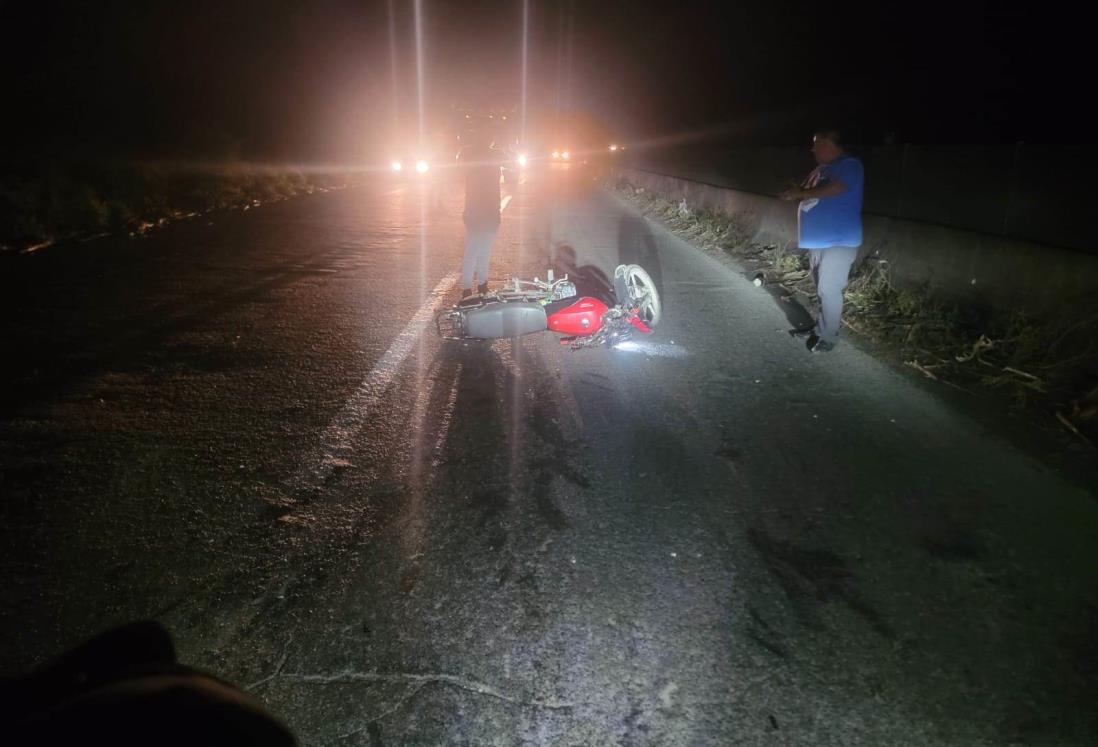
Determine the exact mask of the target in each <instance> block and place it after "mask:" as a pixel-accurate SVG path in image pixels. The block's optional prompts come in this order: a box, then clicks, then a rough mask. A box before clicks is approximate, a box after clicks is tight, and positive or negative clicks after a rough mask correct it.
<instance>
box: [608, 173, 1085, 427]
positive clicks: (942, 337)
mask: <svg viewBox="0 0 1098 747" xmlns="http://www.w3.org/2000/svg"><path fill="white" fill-rule="evenodd" d="M611 187H612V189H613V191H614V192H615V193H616V194H617V195H618V196H619V197H621V198H622V199H624V200H626V201H627V202H629V203H631V204H633V205H634V206H635V207H637V208H638V209H639V210H640V211H641V212H642V213H644V214H645V215H647V216H649V217H651V218H654V219H656V220H658V221H660V222H661V223H663V224H664V225H665V226H666V227H667V228H669V229H670V230H672V231H673V232H675V233H676V234H677V235H679V236H681V237H682V238H684V239H687V240H688V241H690V242H692V243H694V244H697V245H698V246H701V247H702V248H704V249H706V250H707V251H710V252H713V253H715V254H719V255H724V256H727V257H731V258H732V259H734V260H735V261H736V262H737V264H739V265H740V266H742V267H743V268H744V269H745V270H747V271H748V272H749V273H751V274H753V275H754V277H755V278H756V283H757V284H768V285H776V286H778V290H779V291H780V292H781V293H782V294H783V295H786V296H787V297H789V298H791V299H795V300H797V301H799V302H800V303H801V304H802V305H804V306H805V307H806V308H808V309H810V310H811V309H812V308H813V306H814V305H815V304H816V295H815V288H814V286H813V282H812V278H811V276H810V275H809V271H808V259H807V255H806V253H805V252H801V251H798V250H790V249H786V248H784V247H780V246H763V245H760V244H758V243H755V242H753V241H752V240H751V237H750V233H749V232H748V231H747V230H746V228H745V225H746V221H744V220H741V219H738V218H737V217H735V216H728V215H726V214H724V213H721V212H716V211H711V210H694V209H692V208H690V206H688V205H686V204H685V202H679V203H676V202H673V201H671V200H668V199H666V198H664V197H661V196H659V195H656V194H652V193H650V192H648V191H646V190H645V189H644V188H642V187H636V186H635V185H633V184H630V183H629V182H628V181H625V180H619V181H617V182H616V183H614V184H613V185H611ZM844 316H845V318H844V320H843V323H844V325H845V326H847V327H848V328H849V329H850V330H851V331H853V332H854V333H856V334H858V335H861V336H863V337H866V338H868V339H870V340H873V341H874V342H875V343H878V344H880V345H882V346H884V347H885V348H886V349H888V350H890V351H891V352H893V353H895V354H896V355H898V356H899V358H900V360H902V361H903V363H904V365H906V366H908V367H910V368H912V369H914V370H915V371H917V372H918V373H919V374H920V375H922V376H925V377H927V378H929V379H933V380H935V381H938V382H940V383H942V384H944V385H946V386H950V387H954V388H957V389H961V390H963V391H966V392H969V393H976V392H984V393H994V394H995V395H998V396H1000V397H1003V398H1004V399H1006V400H1007V401H1009V402H1010V404H1011V405H1012V406H1013V407H1015V408H1017V409H1020V410H1026V411H1029V412H1031V413H1034V414H1040V415H1042V416H1048V417H1052V418H1055V420H1056V422H1057V423H1058V425H1059V427H1061V428H1063V429H1065V430H1066V431H1068V432H1070V433H1071V434H1072V435H1073V436H1075V437H1077V438H1079V439H1081V440H1083V441H1085V442H1087V443H1089V444H1091V445H1095V444H1098V310H1095V309H1093V308H1083V309H1079V310H1078V311H1077V312H1076V313H1074V314H1070V315H1069V314H1065V315H1063V316H1060V317H1058V318H1055V319H1036V318H1033V317H1031V316H1028V315H1027V314H1026V313H1025V312H1023V311H1014V312H1011V313H1003V312H994V311H988V310H980V309H969V308H962V307H960V306H957V305H955V304H950V303H948V302H945V301H943V300H941V299H938V298H936V297H935V296H934V295H933V294H932V293H931V292H930V289H929V288H927V287H914V288H913V287H898V286H896V285H894V284H893V282H892V280H891V275H890V272H889V267H888V263H887V262H886V261H884V260H876V259H874V258H872V257H871V258H867V259H866V260H864V261H863V262H862V263H861V265H860V266H859V267H858V268H857V269H856V271H855V274H854V276H853V277H852V279H851V282H850V285H849V286H848V287H847V290H846V309H845V314H844Z"/></svg>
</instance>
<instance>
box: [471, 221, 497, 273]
mask: <svg viewBox="0 0 1098 747" xmlns="http://www.w3.org/2000/svg"><path fill="white" fill-rule="evenodd" d="M498 231H499V225H498V224H492V225H487V226H484V227H483V229H482V234H481V245H480V253H479V254H478V255H477V267H476V270H477V284H478V285H480V286H485V285H487V284H488V264H489V261H490V260H491V258H492V242H494V241H495V240H496V233H497V232H498Z"/></svg>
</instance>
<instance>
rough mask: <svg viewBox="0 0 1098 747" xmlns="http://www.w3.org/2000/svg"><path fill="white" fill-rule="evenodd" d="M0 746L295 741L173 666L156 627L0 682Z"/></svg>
mask: <svg viewBox="0 0 1098 747" xmlns="http://www.w3.org/2000/svg"><path fill="white" fill-rule="evenodd" d="M0 719H2V725H0V735H3V738H2V740H0V741H3V743H4V744H8V745H13V747H14V746H15V745H31V744H34V745H40V744H111V745H126V746H128V745H135V746H136V745H149V744H156V745H171V746H172V747H174V746H176V745H178V746H180V747H182V746H183V745H215V746H222V745H223V746H225V747H228V746H229V745H234V746H235V745H266V746H269V747H283V746H286V747H290V746H292V745H295V744H296V743H297V742H296V740H295V739H294V737H293V735H292V734H291V733H290V731H289V730H288V729H286V727H285V726H283V725H282V724H281V723H279V722H278V721H277V720H276V719H274V718H273V717H272V716H271V715H270V714H268V713H267V712H266V711H265V710H264V709H263V707H262V705H260V704H259V702H257V701H256V700H254V699H253V698H251V697H250V696H248V695H246V694H245V693H244V692H242V691H240V690H238V689H237V688H235V687H233V686H232V685H230V684H229V683H227V682H224V681H223V680H220V679H217V678H216V677H212V676H210V675H208V674H205V673H203V672H199V671H197V670H195V669H191V668H190V667H186V666H183V665H181V664H179V663H178V662H177V661H176V658H175V647H174V645H173V644H172V640H171V637H170V636H169V635H168V632H167V631H166V630H165V629H164V628H163V627H162V626H161V625H160V624H159V623H156V622H139V623H133V624H131V625H126V626H124V627H121V628H116V629H114V630H111V631H109V632H107V633H104V634H102V635H99V636H97V637H96V638H93V639H92V640H90V641H88V642H87V643H84V644H82V645H80V646H78V647H76V648H75V649H73V650H71V651H69V652H67V653H66V654H64V655H62V656H61V657H59V658H58V659H56V660H54V661H52V662H50V663H49V664H47V665H45V666H44V667H42V668H40V669H37V670H35V671H33V672H30V673H28V674H25V675H21V676H19V677H14V678H9V679H5V680H3V681H0Z"/></svg>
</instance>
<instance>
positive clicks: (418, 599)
mask: <svg viewBox="0 0 1098 747" xmlns="http://www.w3.org/2000/svg"><path fill="white" fill-rule="evenodd" d="M508 192H509V193H510V195H511V197H512V199H511V200H510V202H509V204H508V206H507V209H506V210H505V211H504V215H503V226H502V230H501V233H500V238H499V239H498V240H497V242H496V245H495V251H494V253H493V257H492V271H493V274H494V275H495V276H496V277H497V279H498V280H500V281H501V280H503V279H504V278H506V277H507V276H509V275H511V274H521V275H524V276H534V275H541V276H543V277H544V274H545V269H546V268H547V267H550V266H552V267H555V268H556V271H557V272H558V273H559V272H564V271H567V272H569V273H570V274H571V275H572V276H573V277H574V278H576V279H577V280H578V281H579V285H580V289H581V291H582V290H583V289H584V288H585V287H586V288H589V289H591V288H595V287H597V286H598V285H599V284H601V283H603V282H605V277H606V276H612V274H613V269H614V267H615V266H616V265H617V264H619V263H638V264H641V265H642V266H644V267H645V268H646V269H647V270H648V271H649V272H650V273H651V274H652V276H653V278H654V280H655V281H656V283H657V284H658V286H659V287H660V289H661V291H662V294H663V300H664V321H663V323H662V324H661V325H660V327H659V328H658V330H657V332H656V334H655V335H653V336H652V337H651V338H645V339H644V340H639V341H638V342H637V344H636V345H634V346H631V348H630V349H625V350H588V351H578V352H572V351H570V350H568V349H567V348H563V347H561V346H560V345H559V344H558V343H557V342H556V340H555V339H554V337H553V336H552V335H550V334H548V333H546V334H542V335H535V336H531V337H527V338H524V339H522V340H521V341H518V342H511V341H501V342H496V343H491V344H487V343H472V344H462V343H455V342H446V341H440V340H439V339H437V336H436V335H435V334H434V330H433V328H432V325H431V324H430V319H431V315H432V313H433V311H434V310H435V309H437V308H441V307H443V306H445V305H446V304H448V303H451V302H453V301H454V300H455V299H456V297H457V292H458V291H457V286H456V285H455V282H456V276H455V274H454V273H455V272H456V271H457V270H459V267H460V258H461V241H462V227H461V221H460V195H459V194H454V193H453V192H451V193H450V194H448V195H447V198H446V202H445V205H446V209H445V210H442V211H432V210H427V209H426V204H427V201H426V200H425V199H424V195H423V194H422V193H421V192H420V190H419V189H418V188H417V187H415V186H414V185H407V184H397V183H391V182H385V181H381V180H378V181H376V182H373V183H370V184H367V185H365V186H362V187H357V188H354V189H348V190H344V191H339V192H333V193H329V194H316V195H312V196H308V197H303V198H299V199H295V200H291V201H287V202H283V203H278V204H273V205H265V206H263V207H261V208H258V209H255V210H251V211H248V212H240V213H230V214H226V215H219V216H216V217H214V219H213V220H212V221H208V220H207V219H200V220H196V221H191V222H188V223H183V224H180V225H177V226H173V227H170V228H168V229H166V230H164V231H162V232H161V233H159V234H157V235H155V236H153V237H152V238H149V239H146V240H143V241H139V242H133V241H119V242H114V241H111V240H103V241H99V242H93V243H89V244H82V245H72V246H63V245H62V246H57V247H53V248H51V249H50V250H48V251H45V252H41V253H39V254H37V255H32V256H30V257H21V258H16V259H11V260H10V261H8V260H5V263H4V265H3V266H2V269H0V272H2V279H0V286H2V288H3V298H4V300H3V310H4V314H3V317H2V319H0V326H2V328H3V335H4V336H3V339H4V340H5V347H6V348H7V351H6V352H7V354H6V355H5V356H4V362H3V363H2V364H0V372H2V376H3V381H4V391H3V394H2V395H0V403H2V412H0V440H2V443H0V448H2V455H3V456H2V457H0V466H2V480H3V483H2V485H3V503H2V506H0V521H2V524H3V553H2V556H0V573H2V574H3V578H4V579H5V593H4V597H5V599H4V604H3V606H2V607H0V625H2V628H0V632H2V635H0V671H5V672H11V671H17V670H20V669H23V668H26V667H28V666H31V665H32V664H34V663H36V662H39V661H41V660H43V659H44V658H46V657H49V656H51V655H54V654H56V653H58V652H59V651H60V650H61V649H62V648H63V647H65V646H68V645H71V644H74V643H76V642H78V641H79V640H81V639H83V638H85V637H87V636H89V635H91V634H93V633H95V632H97V631H100V630H102V629H105V628H107V627H110V626H112V625H116V624H119V623H122V622H125V621H129V620H134V619H141V618H155V619H157V620H159V621H161V622H162V623H163V624H164V625H165V626H167V628H168V629H169V630H170V631H171V633H172V635H173V636H174V637H175V639H176V642H177V646H178V648H179V651H180V656H181V659H182V660H183V661H185V662H187V663H190V664H194V665H197V666H200V667H204V668H206V669H208V670H210V671H212V672H214V673H217V674H219V675H221V676H223V677H225V678H227V679H229V680H231V681H233V682H236V683H238V684H240V685H242V686H246V687H247V688H248V689H249V690H251V691H252V692H254V693H255V694H256V695H258V696H259V697H261V698H262V699H263V700H264V701H265V702H266V703H267V704H268V706H269V707H270V708H271V709H272V710H273V711H274V712H275V713H276V714H278V715H280V716H281V717H282V718H283V719H285V720H286V722H287V723H289V724H290V725H291V727H292V728H293V729H294V731H295V732H296V733H297V734H298V736H299V738H300V739H301V741H302V743H304V744H310V745H311V744H347V745H374V746H377V745H731V744H812V745H824V744H836V745H838V744H842V745H846V744H859V743H862V744H1000V743H1022V744H1049V743H1056V744H1087V743H1093V742H1094V741H1095V740H1096V739H1098V715H1096V714H1098V711H1095V709H1094V707H1093V704H1094V703H1095V702H1098V643H1096V640H1098V583H1096V582H1098V562H1096V560H1098V546H1096V543H1095V538H1096V537H1098V503H1096V502H1095V500H1094V490H1093V489H1094V486H1095V484H1096V483H1095V482H1094V481H1093V475H1094V473H1093V472H1088V471H1087V468H1086V466H1085V464H1083V466H1082V467H1079V466H1078V465H1077V464H1075V463H1076V462H1078V463H1085V462H1086V461H1087V455H1086V454H1083V455H1079V456H1078V457H1072V458H1066V459H1065V460H1063V461H1060V462H1055V461H1052V462H1050V461H1049V460H1047V459H1044V458H1040V459H1039V458H1037V456H1036V454H1045V453H1047V452H1048V447H1047V445H1046V443H1045V442H1046V441H1047V438H1046V437H1045V436H1044V435H1043V434H1042V433H1040V432H1039V431H1036V430H1033V431H1028V430H1025V429H1022V431H1021V435H1019V432H1017V431H1016V432H1012V433H1010V434H1005V433H1004V432H1002V431H1000V430H999V429H998V428H997V427H996V426H995V423H994V419H993V418H990V419H989V418H988V417H985V416H984V414H982V413H980V412H977V411H976V410H974V409H971V408H966V407H965V406H964V404H963V403H957V402H954V401H951V400H948V399H945V398H943V397H942V396H941V393H940V392H936V391H934V390H932V389H928V388H927V387H926V386H925V385H924V384H922V383H920V382H917V381H915V380H913V379H912V378H911V377H909V376H907V375H905V374H904V373H903V372H902V371H897V370H895V369H894V368H892V367H890V366H888V365H887V364H885V363H883V362H881V361H880V360H878V359H877V358H875V357H874V355H872V354H871V352H869V351H866V350H864V349H861V348H860V347H859V346H857V345H852V344H849V343H847V344H845V345H843V346H840V348H839V349H838V350H837V351H835V352H833V353H830V354H827V355H810V354H808V353H807V352H806V351H805V350H804V348H803V347H801V345H799V344H798V343H797V342H796V341H794V340H792V339H791V338H789V336H788V335H787V334H786V333H785V330H786V328H787V327H788V323H787V319H786V314H785V313H783V310H782V309H781V308H779V305H778V304H777V303H775V301H774V299H773V298H772V297H771V296H770V295H768V294H767V293H765V292H763V291H761V290H759V289H757V288H755V287H753V286H752V284H751V282H750V279H748V278H745V277H744V276H743V275H742V274H740V273H737V272H736V271H735V270H734V269H732V268H730V267H728V266H726V265H724V264H722V263H720V262H718V261H716V260H714V259H712V258H710V257H708V256H706V255H704V254H703V253H701V252H700V251H698V250H697V249H695V248H693V247H691V246H689V245H688V244H686V243H684V242H683V241H681V240H679V239H677V238H675V237H672V236H670V235H668V234H667V233H665V232H664V231H662V230H661V229H660V228H659V227H658V226H656V225H654V224H651V223H649V222H647V221H646V220H644V219H643V218H640V217H638V216H637V215H636V214H634V213H633V212H631V211H630V210H629V209H628V208H626V207H625V206H623V205H622V204H620V203H619V202H617V201H616V200H615V199H614V198H612V197H611V196H610V195H609V194H607V193H605V192H603V191H601V190H599V189H597V188H596V187H595V185H594V182H593V181H592V180H591V179H590V178H588V175H586V174H584V173H583V172H581V171H579V170H574V171H571V172H564V171H558V172H545V173H541V174H535V175H534V176H533V177H531V178H530V179H529V181H528V183H525V184H521V185H513V186H510V187H508ZM1069 463H1070V464H1069ZM1069 467H1070V468H1069Z"/></svg>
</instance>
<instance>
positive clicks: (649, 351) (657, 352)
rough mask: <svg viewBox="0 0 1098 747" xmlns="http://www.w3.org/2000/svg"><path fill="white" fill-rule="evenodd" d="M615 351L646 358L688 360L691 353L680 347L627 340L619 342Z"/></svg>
mask: <svg viewBox="0 0 1098 747" xmlns="http://www.w3.org/2000/svg"><path fill="white" fill-rule="evenodd" d="M614 350H621V351H624V352H626V353H642V354H643V355H646V356H651V357H656V358H678V359H680V360H681V359H683V358H688V357H689V356H690V353H688V352H687V351H685V350H683V349H682V348H681V347H679V346H678V345H665V344H662V343H652V342H638V341H634V340H626V341H625V342H619V343H618V344H617V345H615V346H614Z"/></svg>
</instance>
